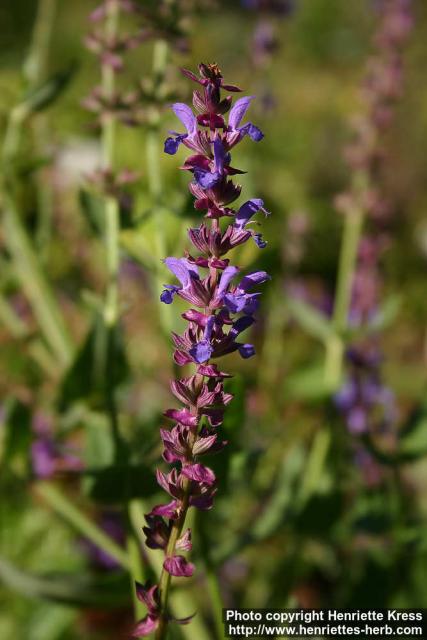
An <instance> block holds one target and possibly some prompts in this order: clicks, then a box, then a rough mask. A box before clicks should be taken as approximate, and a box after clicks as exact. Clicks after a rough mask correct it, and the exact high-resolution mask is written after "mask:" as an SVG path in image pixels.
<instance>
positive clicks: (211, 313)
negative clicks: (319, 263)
mask: <svg viewBox="0 0 427 640" xmlns="http://www.w3.org/2000/svg"><path fill="white" fill-rule="evenodd" d="M183 73H184V75H185V76H187V77H188V78H190V79H191V80H193V81H194V82H195V83H197V85H198V88H197V89H196V90H195V91H194V93H193V106H194V109H195V112H196V114H197V115H195V114H194V112H193V110H192V109H191V108H190V107H189V106H187V105H185V104H181V103H178V104H174V105H173V111H174V113H175V115H176V116H177V117H178V119H179V120H180V121H181V123H182V124H183V127H184V129H185V131H184V132H183V133H178V132H171V136H170V137H169V138H168V139H167V140H166V142H165V152H166V153H168V154H175V153H176V152H177V150H178V148H179V146H180V145H181V144H182V145H184V146H185V147H187V148H188V149H190V150H191V152H192V155H191V156H190V157H189V158H187V160H186V161H185V162H184V165H183V168H184V169H185V170H187V171H189V172H190V173H191V174H192V180H191V182H190V184H189V189H190V191H191V193H192V194H193V195H194V197H195V205H194V206H195V208H196V209H197V210H200V211H204V212H205V219H206V222H203V223H202V224H200V226H199V227H196V228H192V229H190V230H189V233H188V235H189V239H190V242H191V244H192V245H193V247H194V249H195V250H196V252H198V253H197V255H195V256H193V255H191V254H190V253H186V255H185V256H184V257H182V258H173V257H169V258H166V260H165V264H166V266H167V267H168V269H169V270H170V271H171V273H172V274H173V275H174V276H175V278H176V280H177V284H166V285H165V289H164V291H163V293H162V295H161V300H162V302H163V303H165V304H171V303H172V301H173V299H174V297H175V296H179V297H180V298H182V299H184V300H185V301H186V302H188V303H189V304H190V305H191V308H190V309H188V310H187V311H186V312H185V313H183V315H182V317H183V318H184V319H185V320H186V321H187V328H186V330H185V331H184V333H183V334H182V335H178V334H175V333H174V334H173V336H172V337H173V342H174V345H175V353H174V360H175V362H176V364H177V365H179V366H183V365H188V364H193V365H194V366H195V372H194V374H193V375H191V376H189V377H183V378H180V379H178V380H174V381H173V382H172V383H171V390H172V393H173V395H174V396H175V398H176V399H177V400H178V401H179V402H180V403H181V404H182V405H183V407H182V408H179V409H177V408H173V409H168V410H167V411H166V412H165V416H166V417H167V418H169V419H170V420H171V421H172V422H173V423H174V424H173V426H172V428H170V429H161V437H162V441H163V447H164V450H163V458H164V460H165V461H166V462H167V463H168V464H170V465H172V469H171V471H169V473H163V472H161V471H157V480H158V483H159V485H160V486H161V487H162V489H164V490H165V492H166V493H167V494H169V496H170V500H169V501H168V502H167V503H166V504H161V505H157V506H155V507H154V508H153V509H152V511H151V513H149V514H148V515H147V516H146V521H147V526H146V527H145V528H144V532H145V535H146V540H147V546H148V547H150V548H151V549H161V550H163V552H164V554H165V559H164V563H163V572H162V575H161V577H160V582H159V585H158V586H155V587H149V586H146V587H141V586H140V587H139V594H140V597H141V598H142V599H143V600H144V602H146V604H147V607H148V615H147V617H146V618H145V619H144V620H143V621H142V622H141V623H140V624H139V625H138V627H137V629H136V630H135V635H137V636H143V635H147V634H148V633H150V632H152V631H153V630H155V629H157V628H164V626H165V625H166V624H167V621H168V620H169V619H170V618H169V615H168V612H167V590H168V588H169V581H170V576H177V577H190V576H191V575H192V574H193V572H194V565H193V564H192V563H190V562H189V561H188V560H187V559H186V558H185V557H184V555H182V553H180V552H186V551H190V550H191V545H192V543H191V531H190V530H189V529H186V530H184V523H185V517H186V513H187V510H188V508H189V507H195V508H197V509H200V510H207V509H210V508H211V507H212V504H213V500H214V496H215V493H216V491H217V483H216V478H215V474H214V472H213V471H212V470H211V469H210V468H209V467H207V466H206V465H205V464H203V463H201V462H200V461H199V460H200V459H201V458H202V457H203V456H204V455H206V454H213V453H216V452H218V451H220V450H221V449H222V448H223V447H224V446H225V444H226V442H224V441H222V440H221V438H220V436H219V434H218V427H219V426H220V425H221V423H222V422H223V418H224V410H225V407H226V406H227V405H228V404H229V402H230V401H231V400H232V395H231V394H230V393H227V392H226V391H225V390H224V379H225V378H227V377H229V375H228V374H227V373H224V372H223V371H221V370H220V369H219V368H218V365H217V364H216V363H213V362H212V359H216V358H219V357H221V356H223V355H226V354H229V353H233V352H235V351H238V352H239V354H240V355H241V356H242V357H243V358H249V357H251V356H253V355H254V353H255V349H254V347H253V345H252V344H248V343H246V342H243V341H241V339H240V336H241V334H242V333H243V332H244V331H245V330H246V329H247V328H249V327H250V326H251V325H252V323H253V322H254V313H255V311H256V309H257V307H258V304H259V295H260V294H259V293H257V292H254V289H255V288H256V287H257V286H258V285H260V284H262V283H264V282H265V281H266V280H268V279H269V276H268V274H267V273H266V272H265V271H256V272H253V273H249V274H246V275H241V274H240V269H239V268H238V267H236V266H233V265H231V264H230V259H229V258H226V257H225V256H226V255H227V254H228V252H229V251H230V250H231V249H233V248H234V247H236V246H238V245H241V244H242V243H244V242H246V241H248V240H249V239H251V238H252V239H253V240H254V241H255V242H256V244H257V245H258V247H260V248H263V247H265V244H266V243H265V241H264V240H263V239H262V237H261V235H260V234H258V233H255V232H254V230H253V228H252V225H253V220H252V219H253V217H254V215H255V214H256V213H258V212H260V211H261V212H263V213H264V214H267V212H266V210H265V209H264V204H263V202H262V200H259V199H253V200H248V201H247V202H245V203H244V204H243V205H242V206H240V207H239V208H238V209H237V210H236V209H234V208H232V206H231V205H232V203H233V202H234V201H235V200H236V199H237V198H238V197H239V195H240V192H241V187H240V186H239V185H237V184H235V183H234V182H233V180H232V176H233V175H236V174H239V173H242V172H241V171H239V170H238V169H235V168H233V167H232V166H231V154H230V151H231V149H233V148H234V147H235V146H236V145H237V144H238V143H239V142H241V141H242V140H243V139H244V138H246V137H249V138H251V139H252V140H255V141H259V140H261V139H262V137H263V134H262V133H261V131H260V130H259V129H258V128H257V127H256V126H255V125H254V124H252V123H251V122H244V118H245V115H246V112H247V110H248V108H249V105H250V102H251V100H252V98H251V97H246V98H240V99H238V100H237V101H236V102H235V103H234V105H233V104H232V97H231V96H230V95H228V96H226V97H224V98H223V97H222V96H221V89H223V90H225V91H227V92H230V93H235V92H239V91H240V89H239V88H238V87H236V86H234V85H229V84H225V83H224V81H223V77H222V74H221V72H220V70H219V68H218V67H217V65H206V64H201V65H200V66H199V76H197V75H195V74H194V73H192V72H190V71H187V70H183ZM226 114H228V117H226ZM222 219H225V220H228V221H229V223H228V224H222V223H221V221H222ZM188 621H189V619H186V620H184V621H180V622H182V623H184V622H188ZM158 634H159V637H161V632H158Z"/></svg>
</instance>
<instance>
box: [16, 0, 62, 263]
mask: <svg viewBox="0 0 427 640" xmlns="http://www.w3.org/2000/svg"><path fill="white" fill-rule="evenodd" d="M56 9H57V0H39V4H38V9H37V16H36V22H35V25H34V29H33V38H32V43H31V48H30V54H29V56H28V59H27V61H26V63H25V64H24V72H25V75H26V76H27V79H28V83H29V84H30V86H37V85H39V84H41V82H43V81H44V80H45V77H46V73H47V68H48V58H49V47H50V43H51V39H52V33H53V27H54V24H55V15H56ZM33 131H34V137H35V147H36V152H37V154H38V155H39V156H40V157H42V156H43V155H44V154H45V152H46V147H47V145H48V143H49V138H50V130H49V126H48V118H47V116H46V114H44V113H40V114H39V116H38V117H37V118H36V119H35V122H34V125H33ZM37 204H38V206H37V212H38V224H37V229H36V243H37V246H38V248H39V250H40V252H41V256H42V258H46V256H47V249H48V246H49V239H50V236H51V230H52V216H53V190H52V187H51V184H50V180H49V168H47V169H46V168H45V169H43V168H41V169H39V171H38V173H37Z"/></svg>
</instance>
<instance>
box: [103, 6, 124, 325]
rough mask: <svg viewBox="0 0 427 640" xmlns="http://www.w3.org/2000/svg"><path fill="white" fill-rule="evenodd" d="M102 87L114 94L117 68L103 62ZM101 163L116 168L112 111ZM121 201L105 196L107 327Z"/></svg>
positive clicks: (109, 26)
mask: <svg viewBox="0 0 427 640" xmlns="http://www.w3.org/2000/svg"><path fill="white" fill-rule="evenodd" d="M119 13H120V7H119V4H118V3H116V2H112V3H110V4H109V5H108V18H107V23H106V36H107V38H108V39H109V40H113V39H114V38H115V37H116V35H117V31H118V28H119ZM102 90H103V95H104V97H105V99H106V100H107V101H111V100H112V99H113V98H114V93H115V90H116V75H115V71H114V69H113V68H112V67H111V66H109V65H107V64H103V65H102ZM101 144H102V167H103V169H104V170H105V171H113V170H114V164H115V147H116V119H115V117H114V115H113V114H109V115H108V117H105V120H104V122H103V125H102V133H101ZM119 213H120V212H119V204H118V202H117V199H116V198H113V197H111V196H107V197H106V201H105V249H106V257H107V274H108V283H107V291H106V297H105V306H104V320H105V323H106V325H107V327H114V326H115V325H116V324H117V320H118V282H117V280H118V272H119V226H120V225H119Z"/></svg>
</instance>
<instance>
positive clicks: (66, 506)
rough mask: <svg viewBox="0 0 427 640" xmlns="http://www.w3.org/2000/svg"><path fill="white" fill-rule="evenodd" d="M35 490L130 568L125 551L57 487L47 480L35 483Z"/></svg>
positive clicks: (74, 525)
mask: <svg viewBox="0 0 427 640" xmlns="http://www.w3.org/2000/svg"><path fill="white" fill-rule="evenodd" d="M35 492H36V494H37V495H39V496H40V497H41V498H42V499H43V500H44V501H45V502H46V503H47V504H48V505H49V506H50V507H51V508H52V509H53V510H54V511H55V512H56V513H57V514H59V515H60V516H62V517H63V518H64V519H65V520H66V521H67V522H69V524H71V525H72V526H73V527H74V528H75V529H76V530H77V531H79V532H80V533H81V534H82V535H83V536H85V537H86V538H88V540H91V541H92V542H93V543H94V544H95V545H96V546H97V547H99V548H100V549H102V550H103V551H105V552H106V553H108V555H110V556H111V557H112V558H114V560H116V562H118V563H119V564H120V566H122V567H123V568H124V569H126V570H127V571H130V570H131V563H130V561H129V557H128V554H127V553H126V551H125V550H124V549H122V548H121V547H120V546H119V545H118V544H117V543H116V542H114V540H112V539H111V538H110V537H109V536H108V535H107V534H106V533H104V531H102V529H100V528H99V527H97V526H96V525H95V524H94V523H93V522H92V520H90V518H88V517H87V516H86V515H85V514H84V513H82V512H81V511H80V510H79V509H78V508H77V507H76V506H75V505H74V504H73V503H72V502H71V501H70V500H69V498H68V497H67V496H66V495H65V494H64V493H62V492H61V491H60V490H59V489H58V488H57V487H55V486H53V485H52V484H49V483H47V482H39V483H37V485H35Z"/></svg>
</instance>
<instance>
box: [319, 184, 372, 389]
mask: <svg viewBox="0 0 427 640" xmlns="http://www.w3.org/2000/svg"><path fill="white" fill-rule="evenodd" d="M366 182H367V175H366V174H365V172H359V173H356V174H355V176H354V178H353V181H352V189H351V191H352V193H353V194H354V199H355V204H354V206H353V207H352V208H351V209H349V211H347V212H346V214H345V217H344V231H343V237H342V242H341V249H340V257H339V264H338V276H337V285H336V294H335V302H334V311H333V316H332V329H333V332H332V334H331V337H330V338H329V339H328V341H327V342H326V357H325V383H326V386H327V388H329V389H331V390H335V389H336V388H337V387H338V386H339V384H340V380H341V376H342V365H343V359H344V350H345V332H346V330H347V325H348V315H349V311H350V305H351V295H352V288H353V280H354V273H355V270H356V264H357V252H358V248H359V242H360V237H361V234H362V229H363V221H364V217H365V216H364V211H363V208H362V206H361V205H360V204H359V203H360V198H359V197H358V196H359V194H360V193H361V191H362V189H364V188H366Z"/></svg>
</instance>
